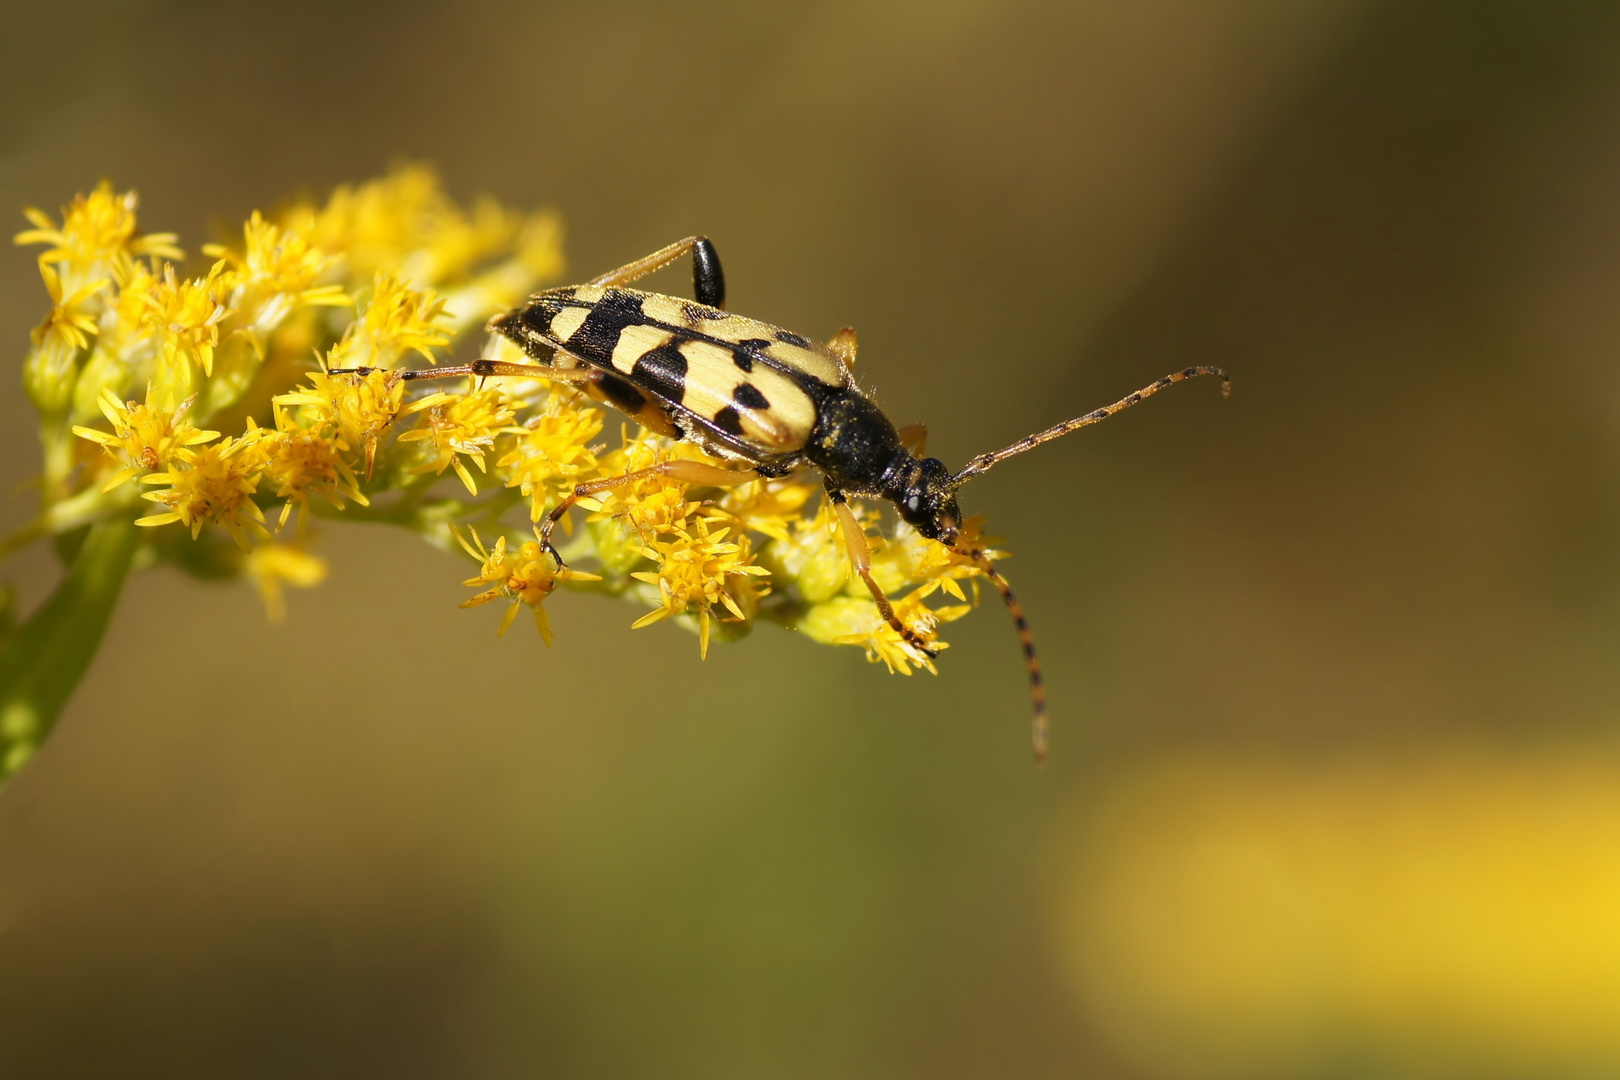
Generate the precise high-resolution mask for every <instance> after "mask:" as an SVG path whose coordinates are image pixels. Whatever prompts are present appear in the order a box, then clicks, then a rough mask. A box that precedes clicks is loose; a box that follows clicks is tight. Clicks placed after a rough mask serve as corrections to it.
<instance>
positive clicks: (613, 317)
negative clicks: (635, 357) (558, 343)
mask: <svg viewBox="0 0 1620 1080" xmlns="http://www.w3.org/2000/svg"><path fill="white" fill-rule="evenodd" d="M646 321H647V317H646V315H645V314H644V313H643V312H642V310H641V298H640V297H638V296H633V295H631V294H629V293H625V292H621V291H619V290H617V289H609V290H608V291H607V294H606V295H605V296H603V297H602V299H600V300H598V301H597V302H596V303H595V304H594V305H593V306H592V307H591V313H590V314H589V315H587V316H585V321H584V322H583V323H581V324H580V327H579V329H578V330H575V331H574V334H573V336H572V337H570V338H569V339H568V341H567V342H566V344H567V345H568V351H569V352H571V353H574V354H575V355H576V356H579V357H581V358H583V359H585V360H588V361H590V362H591V363H592V364H595V365H597V366H598V367H612V366H613V350H614V349H616V348H618V346H619V335H620V334H622V333H624V329H625V327H627V326H638V325H640V324H641V323H644V322H646Z"/></svg>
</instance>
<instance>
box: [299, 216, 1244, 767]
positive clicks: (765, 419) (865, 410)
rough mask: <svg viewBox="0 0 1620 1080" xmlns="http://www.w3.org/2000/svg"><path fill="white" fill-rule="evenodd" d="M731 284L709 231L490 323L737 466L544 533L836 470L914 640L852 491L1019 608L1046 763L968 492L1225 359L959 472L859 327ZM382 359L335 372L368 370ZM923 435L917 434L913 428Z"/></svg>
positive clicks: (676, 471) (1041, 714)
mask: <svg viewBox="0 0 1620 1080" xmlns="http://www.w3.org/2000/svg"><path fill="white" fill-rule="evenodd" d="M687 255H690V256H691V257H692V286H693V291H694V292H695V294H696V296H697V302H696V303H693V302H691V301H689V300H681V299H678V298H676V297H672V296H663V295H661V294H659V293H650V292H642V291H641V290H638V289H630V288H626V286H628V285H629V284H630V283H631V282H633V281H635V280H637V279H638V278H642V277H645V276H646V275H648V274H650V273H652V272H653V271H655V270H660V269H662V268H663V267H665V266H668V265H669V264H670V263H672V262H674V261H676V260H677V259H680V258H682V257H684V256H687ZM725 302H726V283H725V275H724V273H723V272H722V271H721V268H720V258H719V256H718V255H716V254H715V250H714V245H713V244H711V243H710V242H709V240H708V238H707V237H703V236H692V237H688V238H687V239H685V240H681V241H678V242H677V243H674V244H671V245H669V246H668V247H666V248H664V249H662V250H661V251H656V252H654V253H653V254H651V255H648V256H647V257H646V258H643V259H638V260H636V261H635V262H633V263H630V264H629V265H627V266H621V267H620V268H619V269H617V270H614V271H612V272H611V273H607V274H603V275H601V276H600V277H597V278H593V279H592V280H591V281H589V282H587V283H586V284H584V285H570V286H565V287H563V288H557V289H547V290H545V291H544V292H539V293H535V294H534V295H533V296H531V297H529V300H528V302H527V303H525V304H524V305H523V306H522V307H519V308H515V309H513V310H512V311H508V312H506V313H505V314H503V315H497V316H496V317H495V318H493V319H491V320H490V322H489V329H490V330H491V331H492V332H495V333H499V334H501V335H503V336H505V337H507V338H509V339H510V340H511V341H513V342H514V343H516V344H517V345H518V346H519V347H521V348H522V349H523V351H524V352H525V353H527V354H528V355H529V356H531V357H533V358H534V359H535V360H536V361H537V362H538V363H539V364H540V365H543V366H544V367H545V368H546V372H545V376H546V377H547V378H549V379H554V380H557V381H560V382H569V383H573V384H575V385H578V386H580V387H581V388H582V389H583V390H584V391H585V392H586V393H587V394H589V395H590V396H591V397H592V398H594V399H596V400H597V401H601V402H603V403H605V404H608V405H612V406H614V407H615V408H617V409H619V410H620V411H622V412H624V413H625V414H626V415H628V416H629V417H630V418H631V419H633V420H635V421H636V422H637V423H639V424H641V425H642V426H644V427H647V428H649V429H651V430H652V431H655V432H657V433H659V434H662V435H667V436H669V437H670V438H673V439H685V440H688V441H691V442H694V443H696V444H697V445H698V446H700V447H701V448H702V449H703V450H704V451H705V452H706V453H708V454H710V455H711V456H713V457H716V458H720V459H722V460H725V461H729V462H733V463H735V467H733V468H724V467H721V466H718V465H708V464H704V463H702V462H698V461H688V460H677V461H666V462H663V463H661V464H658V465H654V466H652V467H651V468H647V469H639V470H636V471H634V472H629V473H625V474H624V475H622V476H616V477H608V478H604V479H599V480H592V481H589V482H587V483H583V484H580V485H579V486H577V487H576V488H575V489H574V491H573V494H571V495H569V496H568V497H567V498H565V499H563V500H562V502H561V503H559V504H558V506H557V507H556V509H554V510H552V511H551V513H550V514H549V515H547V517H546V520H545V522H544V524H543V525H542V526H541V529H540V541H541V544H542V546H543V547H544V548H545V550H546V551H547V552H548V553H549V554H550V555H551V557H552V558H553V559H555V560H556V562H557V565H558V566H559V567H561V566H562V564H563V563H562V557H561V556H560V555H559V554H558V553H557V549H556V548H555V547H554V546H552V543H551V532H552V530H553V529H554V528H555V527H556V525H557V522H559V521H561V520H562V518H563V515H565V514H567V513H568V511H569V509H570V508H572V507H573V505H574V504H575V503H576V502H578V501H579V500H580V499H582V498H586V497H587V496H590V495H594V494H597V493H598V492H602V491H608V490H611V489H613V488H618V487H623V486H626V485H629V484H632V483H635V482H636V481H639V480H643V479H646V478H649V477H653V476H663V477H667V478H669V479H672V480H677V481H681V482H685V483H689V484H700V485H704V486H709V487H730V486H733V485H736V484H744V483H747V482H748V481H751V480H758V479H760V478H769V477H779V476H786V475H787V474H788V473H791V472H794V471H796V470H798V469H801V468H803V467H805V466H814V467H815V468H817V469H819V470H820V471H821V475H822V479H823V481H824V483H825V485H826V489H827V497H828V498H829V499H830V500H831V501H832V504H833V507H834V510H835V511H836V513H837V516H838V522H839V526H840V528H841V531H842V533H843V538H844V544H845V547H846V548H847V550H848V553H849V561H850V564H851V566H852V567H853V568H854V570H855V573H856V574H858V575H859V576H860V578H861V580H862V581H864V582H865V583H866V587H867V589H868V590H869V591H870V592H871V594H872V599H873V600H875V601H876V602H877V607H878V611H879V612H880V613H881V614H882V616H883V619H884V620H885V621H886V622H887V623H888V624H889V626H891V627H893V628H894V631H895V632H896V633H897V634H899V635H900V637H901V638H902V639H904V640H905V641H906V642H907V643H908V644H910V645H911V646H912V647H914V648H916V649H918V650H919V651H921V652H923V653H925V654H927V655H928V656H930V657H932V656H934V655H935V650H933V649H930V648H929V647H928V645H927V643H926V642H924V641H923V640H922V638H920V637H918V636H917V634H916V633H915V632H913V631H912V629H911V628H910V627H908V626H906V625H905V623H903V622H901V621H900V619H899V618H898V617H897V616H896V615H895V613H894V607H893V606H892V605H891V604H890V603H889V599H888V597H886V596H885V595H884V594H883V590H882V589H881V588H880V587H879V586H878V583H877V582H876V581H875V580H874V579H873V577H872V571H871V559H870V553H869V550H868V548H867V543H866V534H865V532H864V531H863V530H862V528H861V526H860V524H859V523H858V522H857V521H856V519H855V515H854V513H853V512H852V511H851V510H850V508H849V505H848V503H847V501H846V500H847V497H848V496H850V495H865V496H873V497H876V498H880V499H886V500H888V501H889V502H891V503H893V504H894V506H895V509H896V510H897V511H898V512H899V515H900V517H901V518H902V519H903V520H905V521H906V522H908V523H909V524H910V525H912V526H913V527H914V528H916V530H917V531H918V532H919V533H921V534H922V535H923V536H925V537H927V538H929V539H930V540H937V541H938V542H939V543H941V544H945V545H946V546H947V547H950V548H951V549H952V550H953V551H955V552H957V553H958V554H960V555H962V556H964V557H965V558H967V559H969V560H970V561H971V562H973V563H974V564H975V565H976V566H977V567H978V568H979V570H980V571H981V572H983V574H984V575H985V577H987V578H988V579H989V580H990V582H991V584H993V585H994V586H995V587H996V590H997V591H998V592H999V593H1000V594H1001V598H1002V600H1004V601H1005V602H1006V604H1007V608H1008V610H1009V611H1010V612H1011V613H1012V618H1013V622H1014V624H1015V625H1016V626H1017V628H1018V638H1019V641H1020V643H1021V644H1022V645H1023V650H1024V661H1025V664H1026V666H1027V667H1028V670H1029V687H1030V696H1031V698H1032V700H1033V704H1034V711H1035V718H1034V729H1033V738H1034V744H1035V757H1036V759H1037V760H1041V759H1044V758H1045V756H1046V742H1047V719H1046V691H1045V688H1044V686H1043V684H1042V681H1041V669H1040V664H1039V663H1038V662H1037V660H1036V658H1035V642H1034V640H1033V638H1032V637H1031V636H1030V632H1029V626H1028V624H1027V623H1026V622H1025V621H1024V613H1023V609H1022V607H1020V605H1019V603H1018V600H1017V598H1016V597H1015V596H1014V595H1013V591H1012V589H1011V588H1010V587H1009V586H1008V584H1007V579H1006V578H1004V577H1002V576H1001V573H1000V571H998V570H997V569H996V568H995V566H994V565H993V564H992V563H991V561H990V559H989V558H988V557H987V556H986V555H985V553H984V551H983V550H982V549H979V548H976V547H971V546H963V545H962V542H961V533H960V529H961V522H962V514H961V511H960V510H959V509H958V508H957V505H956V489H957V488H959V487H961V486H962V485H963V484H964V483H966V482H967V481H969V480H971V479H973V478H974V477H975V476H979V475H980V474H982V473H984V472H986V471H988V470H989V469H990V468H991V467H993V466H994V465H996V464H997V463H998V462H1001V461H1005V460H1006V459H1007V458H1010V457H1012V456H1013V455H1015V454H1022V453H1023V452H1024V451H1025V450H1030V449H1033V448H1035V447H1037V446H1039V445H1040V444H1041V443H1044V442H1050V441H1051V440H1053V439H1056V438H1058V437H1060V436H1063V435H1067V434H1069V432H1071V431H1078V430H1080V429H1081V428H1083V427H1089V426H1090V425H1092V424H1095V423H1097V422H1098V421H1100V420H1104V419H1106V418H1108V417H1110V416H1112V415H1114V414H1115V413H1117V412H1119V411H1120V410H1122V409H1127V408H1129V407H1130V406H1132V405H1135V404H1136V403H1137V402H1139V401H1141V400H1142V399H1143V398H1146V397H1150V396H1151V395H1153V394H1156V393H1158V392H1159V391H1160V390H1163V389H1164V388H1165V387H1167V386H1169V385H1171V384H1172V383H1178V382H1181V381H1182V380H1183V379H1191V378H1193V377H1195V376H1198V375H1215V376H1218V377H1219V378H1220V380H1221V389H1222V392H1223V393H1226V392H1229V391H1230V389H1231V385H1230V382H1229V381H1228V379H1227V375H1226V372H1225V371H1223V370H1222V369H1220V368H1218V367H1203V366H1199V367H1188V368H1182V369H1181V370H1180V371H1175V372H1172V373H1170V374H1169V375H1166V376H1165V377H1164V378H1162V379H1160V380H1158V381H1157V382H1154V383H1150V384H1149V385H1147V386H1144V387H1143V388H1142V389H1140V390H1138V391H1137V392H1136V393H1134V394H1131V395H1129V396H1127V397H1124V398H1121V399H1120V400H1119V401H1116V402H1114V403H1113V404H1112V405H1108V406H1105V407H1103V408H1101V409H1094V410H1092V411H1091V412H1088V413H1086V414H1085V415H1084V416H1080V417H1076V418H1075V419H1073V420H1066V421H1064V422H1063V423H1061V424H1058V425H1057V426H1055V427H1050V428H1047V429H1046V430H1045V431H1042V432H1038V433H1036V434H1034V435H1030V436H1028V437H1026V438H1023V439H1020V440H1018V441H1017V442H1015V443H1013V444H1012V445H1011V446H1008V447H1006V448H1005V449H1002V450H997V451H995V452H994V453H989V454H980V455H979V456H978V457H976V458H974V459H973V460H971V461H969V462H968V463H967V465H966V466H965V467H964V468H963V469H962V471H960V472H958V473H955V474H954V475H953V474H952V473H951V471H950V470H949V469H947V468H946V467H945V464H944V463H943V462H942V461H940V460H939V459H938V458H919V457H917V456H916V455H915V454H913V453H912V451H911V449H910V448H909V446H908V443H910V442H912V440H911V439H908V438H907V437H905V435H903V433H902V432H901V431H899V430H897V429H896V428H895V426H894V424H893V423H892V422H890V420H889V418H888V417H887V416H885V415H883V413H882V412H881V411H880V410H879V409H878V407H877V406H876V405H875V404H873V403H872V400H871V399H870V398H869V397H867V396H866V394H865V393H864V392H863V391H862V390H861V389H860V387H858V386H857V385H856V384H855V380H854V377H853V376H852V375H851V374H850V365H851V364H853V363H854V361H855V331H854V330H853V329H851V328H849V327H845V328H844V329H843V330H841V331H839V332H838V334H837V335H835V336H834V337H833V338H832V340H831V341H829V342H827V344H825V345H821V344H817V343H816V342H813V341H811V340H809V339H808V338H804V337H801V336H800V335H798V334H795V333H792V332H790V331H787V330H783V329H781V328H779V327H775V326H771V325H770V324H768V323H763V322H758V321H756V320H754V319H749V318H744V317H742V316H740V315H733V314H731V313H729V312H727V311H726V310H725ZM371 370H372V369H371V368H341V369H333V371H332V372H330V374H334V375H339V374H361V375H363V374H365V373H367V372H369V371H371ZM398 375H399V377H400V378H402V379H444V378H451V377H460V376H472V377H475V378H484V377H488V376H516V377H522V378H532V377H533V376H534V375H535V370H534V367H533V366H531V365H526V364H512V363H506V362H503V361H498V360H475V361H473V362H472V363H470V364H464V365H460V366H456V367H439V368H423V369H418V370H406V371H400V372H398ZM908 430H909V429H908Z"/></svg>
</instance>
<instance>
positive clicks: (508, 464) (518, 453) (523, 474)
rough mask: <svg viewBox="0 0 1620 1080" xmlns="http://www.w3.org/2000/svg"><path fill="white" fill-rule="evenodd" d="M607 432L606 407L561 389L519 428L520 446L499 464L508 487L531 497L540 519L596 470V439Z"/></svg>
mask: <svg viewBox="0 0 1620 1080" xmlns="http://www.w3.org/2000/svg"><path fill="white" fill-rule="evenodd" d="M601 432H602V410H600V409H595V408H592V407H590V406H588V405H586V404H584V403H583V401H582V400H581V399H580V398H579V396H578V395H576V394H573V393H570V392H568V391H565V390H562V389H560V388H557V389H553V390H552V391H551V392H550V393H549V394H548V395H547V396H546V400H545V402H544V404H543V405H541V407H540V410H539V411H538V412H536V413H535V414H534V415H533V416H531V417H529V419H528V420H527V421H526V422H525V423H524V425H523V426H522V427H521V428H519V429H518V434H519V435H520V438H519V439H518V443H517V446H516V447H514V448H513V450H512V451H511V452H510V453H508V454H506V455H505V456H504V457H502V458H501V459H500V460H498V461H497V462H496V463H495V467H496V468H498V469H500V470H501V471H502V472H503V473H504V474H505V476H506V486H507V487H515V488H518V489H519V490H520V491H521V492H522V493H523V495H524V497H526V498H527V499H528V500H529V520H531V521H539V520H540V519H541V518H542V517H544V516H545V513H546V508H547V507H548V506H549V505H551V504H552V503H553V502H554V501H556V500H558V499H561V498H563V497H565V496H566V495H568V494H569V493H570V492H571V491H573V488H574V485H575V484H577V483H579V482H580V481H581V480H584V479H586V478H587V476H588V475H589V474H591V473H594V472H595V471H596V469H597V460H596V454H595V452H594V451H593V450H592V449H591V445H590V443H591V440H592V439H594V438H596V437H597V435H599V434H601Z"/></svg>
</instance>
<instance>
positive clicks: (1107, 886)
mask: <svg viewBox="0 0 1620 1080" xmlns="http://www.w3.org/2000/svg"><path fill="white" fill-rule="evenodd" d="M1071 821H1073V822H1074V823H1075V824H1074V827H1073V828H1070V829H1067V830H1061V831H1060V832H1059V833H1058V836H1057V839H1056V842H1055V843H1054V846H1053V847H1052V849H1051V860H1052V861H1051V865H1052V867H1053V870H1054V873H1053V877H1052V882H1053V891H1052V907H1051V909H1050V914H1051V920H1052V929H1053V931H1054V934H1055V935H1056V937H1057V938H1058V939H1059V941H1060V942H1061V950H1060V952H1061V955H1062V957H1063V959H1064V963H1065V965H1066V967H1067V970H1068V973H1069V974H1070V975H1071V976H1072V978H1073V981H1074V985H1075V986H1076V988H1077V989H1078V991H1079V993H1080V995H1081V998H1082V999H1083V1002H1084V1005H1085V1010H1086V1013H1087V1015H1088V1016H1090V1017H1091V1018H1092V1020H1093V1022H1094V1023H1097V1024H1098V1025H1100V1026H1101V1027H1102V1028H1103V1029H1104V1030H1105V1031H1106V1033H1107V1035H1108V1036H1109V1037H1110V1039H1111V1040H1112V1041H1114V1042H1115V1044H1116V1045H1117V1047H1118V1048H1119V1049H1120V1050H1121V1052H1122V1053H1124V1054H1125V1055H1126V1056H1127V1057H1128V1058H1129V1059H1130V1060H1132V1061H1133V1062H1134V1063H1135V1064H1136V1065H1137V1066H1138V1067H1139V1068H1140V1069H1142V1070H1143V1072H1144V1073H1145V1074H1147V1075H1150V1076H1155V1077H1166V1078H1175V1080H1194V1078H1199V1080H1203V1078H1209V1080H1216V1078H1228V1077H1234V1078H1235V1077H1245V1078H1249V1077H1299V1076H1338V1075H1403V1076H1404V1075H1425V1076H1435V1075H1447V1076H1452V1075H1455V1076H1479V1075H1515V1076H1533V1075H1540V1076H1606V1075H1613V1074H1614V1073H1615V1072H1617V1071H1620V1022H1617V1020H1620V747H1615V746H1612V745H1610V746H1599V747H1592V746H1569V747H1566V748H1564V749H1562V750H1558V749H1552V750H1538V751H1534V752H1526V753H1525V754H1524V755H1523V756H1522V757H1509V756H1504V755H1501V754H1496V753H1487V752H1483V751H1477V750H1472V749H1469V748H1467V747H1439V748H1433V749H1429V750H1424V751H1418V752H1414V753H1413V754H1412V755H1411V757H1410V758H1409V759H1408V761H1407V763H1406V764H1404V765H1402V764H1399V763H1398V762H1397V761H1392V759H1390V758H1387V757H1386V758H1378V759H1374V758H1368V759H1366V760H1365V761H1364V762H1359V763H1358V762H1356V761H1349V762H1343V763H1338V764H1329V765H1312V764H1309V763H1306V762H1302V761H1299V760H1294V759H1290V758H1288V757H1285V756H1282V755H1273V756H1260V755H1257V756H1255V757H1242V756H1237V755H1229V756H1211V757H1206V758H1195V759H1190V760H1181V761H1175V762H1169V763H1161V764H1155V765H1152V766H1149V767H1145V768H1143V769H1141V770H1139V771H1136V772H1134V773H1130V774H1127V775H1124V776H1122V777H1120V778H1119V779H1118V780H1117V781H1116V782H1114V783H1112V784H1110V785H1109V787H1108V788H1107V789H1106V790H1105V791H1104V792H1103V793H1101V794H1100V795H1097V796H1092V797H1088V798H1086V799H1085V800H1084V805H1078V806H1076V807H1075V808H1074V814H1073V815H1072V817H1071Z"/></svg>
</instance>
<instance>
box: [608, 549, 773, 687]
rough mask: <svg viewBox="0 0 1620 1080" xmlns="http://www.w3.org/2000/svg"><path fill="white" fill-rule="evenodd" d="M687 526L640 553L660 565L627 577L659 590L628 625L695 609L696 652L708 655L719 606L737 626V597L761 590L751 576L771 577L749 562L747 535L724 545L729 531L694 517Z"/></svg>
mask: <svg viewBox="0 0 1620 1080" xmlns="http://www.w3.org/2000/svg"><path fill="white" fill-rule="evenodd" d="M688 525H689V528H688V527H681V528H677V529H674V530H673V531H672V532H671V533H669V534H668V535H667V536H663V537H655V538H654V539H653V540H651V541H650V542H649V543H648V544H647V545H646V546H645V547H643V549H642V554H643V555H644V556H646V557H647V558H649V559H651V560H653V561H654V562H656V563H657V564H658V569H657V570H656V571H646V570H644V571H638V572H636V573H633V574H631V575H630V576H631V577H633V578H635V579H636V580H637V581H645V582H647V583H648V584H652V585H657V586H658V594H659V606H658V607H657V608H655V609H653V610H652V611H651V612H649V613H647V614H646V615H643V616H642V617H641V618H639V619H637V620H636V621H635V622H634V623H633V624H631V628H632V629H636V630H639V629H640V628H642V627H644V626H651V625H652V624H653V623H655V622H658V621H660V620H662V619H667V618H669V617H670V616H672V615H684V614H686V613H687V612H688V611H690V610H692V609H693V608H694V607H695V608H696V609H697V615H698V651H699V654H700V655H701V656H703V657H707V656H708V654H709V617H710V613H711V611H712V610H713V609H714V607H715V605H717V604H718V605H720V606H721V607H723V608H725V609H726V610H727V611H728V612H730V613H731V614H732V615H733V616H734V617H735V618H736V619H738V620H739V621H742V620H746V619H747V617H748V616H747V614H746V613H745V612H744V611H743V609H742V607H741V606H740V605H739V604H738V598H739V596H738V594H739V593H740V592H741V593H746V595H745V596H744V598H745V599H747V600H748V601H749V602H750V603H752V601H753V600H754V599H755V598H756V597H757V596H758V595H760V592H761V590H760V589H759V588H758V583H756V582H754V581H753V579H754V578H755V577H763V576H766V575H768V574H769V573H770V571H768V570H766V569H765V568H764V567H763V566H756V565H754V564H753V562H752V557H753V552H752V550H751V545H750V543H749V540H748V537H747V536H746V535H739V536H738V537H737V539H736V540H735V541H728V540H727V539H726V537H727V535H728V534H729V533H730V532H731V529H730V528H729V527H725V526H722V527H721V528H718V529H712V528H711V527H710V525H709V522H708V520H707V519H705V518H701V517H699V518H694V519H692V520H691V521H690V522H689V523H688Z"/></svg>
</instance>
